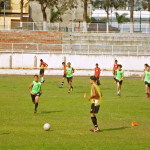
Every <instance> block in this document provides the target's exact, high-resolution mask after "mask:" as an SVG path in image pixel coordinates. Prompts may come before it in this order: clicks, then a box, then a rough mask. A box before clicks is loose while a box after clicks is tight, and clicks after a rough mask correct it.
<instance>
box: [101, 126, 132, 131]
mask: <svg viewBox="0 0 150 150" xmlns="http://www.w3.org/2000/svg"><path fill="white" fill-rule="evenodd" d="M127 128H131V127H120V128H110V129H103V130H101V132H103V131H114V130H124V129H127Z"/></svg>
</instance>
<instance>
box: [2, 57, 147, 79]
mask: <svg viewBox="0 0 150 150" xmlns="http://www.w3.org/2000/svg"><path fill="white" fill-rule="evenodd" d="M10 56H12V68H13V69H9V63H10ZM35 56H36V57H37V65H38V66H39V65H40V59H43V60H44V61H45V62H46V63H47V64H48V65H49V66H48V69H47V70H46V71H45V74H46V75H62V74H63V70H60V69H61V68H62V61H63V60H64V57H66V61H67V62H71V64H72V66H73V67H74V68H75V69H76V71H75V75H80V76H81V75H84V76H85V75H86V76H87V75H93V74H94V68H95V64H96V63H98V64H99V66H100V68H101V70H102V76H112V68H113V64H114V59H115V58H116V59H118V62H119V63H120V64H122V65H123V70H125V75H126V76H134V75H136V76H138V75H141V74H142V73H143V69H144V64H145V63H148V64H150V56H113V55H63V54H0V74H20V75H25V74H27V75H33V74H39V69H37V68H34V57H35Z"/></svg>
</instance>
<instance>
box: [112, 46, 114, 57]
mask: <svg viewBox="0 0 150 150" xmlns="http://www.w3.org/2000/svg"><path fill="white" fill-rule="evenodd" d="M113 54H114V46H113V45H112V55H113Z"/></svg>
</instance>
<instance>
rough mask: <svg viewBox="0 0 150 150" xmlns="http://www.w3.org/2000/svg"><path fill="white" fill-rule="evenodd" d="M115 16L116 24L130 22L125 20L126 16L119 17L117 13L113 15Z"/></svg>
mask: <svg viewBox="0 0 150 150" xmlns="http://www.w3.org/2000/svg"><path fill="white" fill-rule="evenodd" d="M115 14H116V20H117V22H118V24H121V23H123V22H129V21H130V20H129V19H128V18H126V16H127V14H125V13H124V14H122V15H119V14H118V13H117V12H116V13H115Z"/></svg>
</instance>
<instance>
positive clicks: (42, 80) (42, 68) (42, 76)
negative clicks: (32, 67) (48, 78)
mask: <svg viewBox="0 0 150 150" xmlns="http://www.w3.org/2000/svg"><path fill="white" fill-rule="evenodd" d="M40 61H41V63H40V77H41V83H44V81H45V80H44V70H45V69H46V68H47V67H48V64H46V63H45V62H44V61H43V60H42V59H40Z"/></svg>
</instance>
